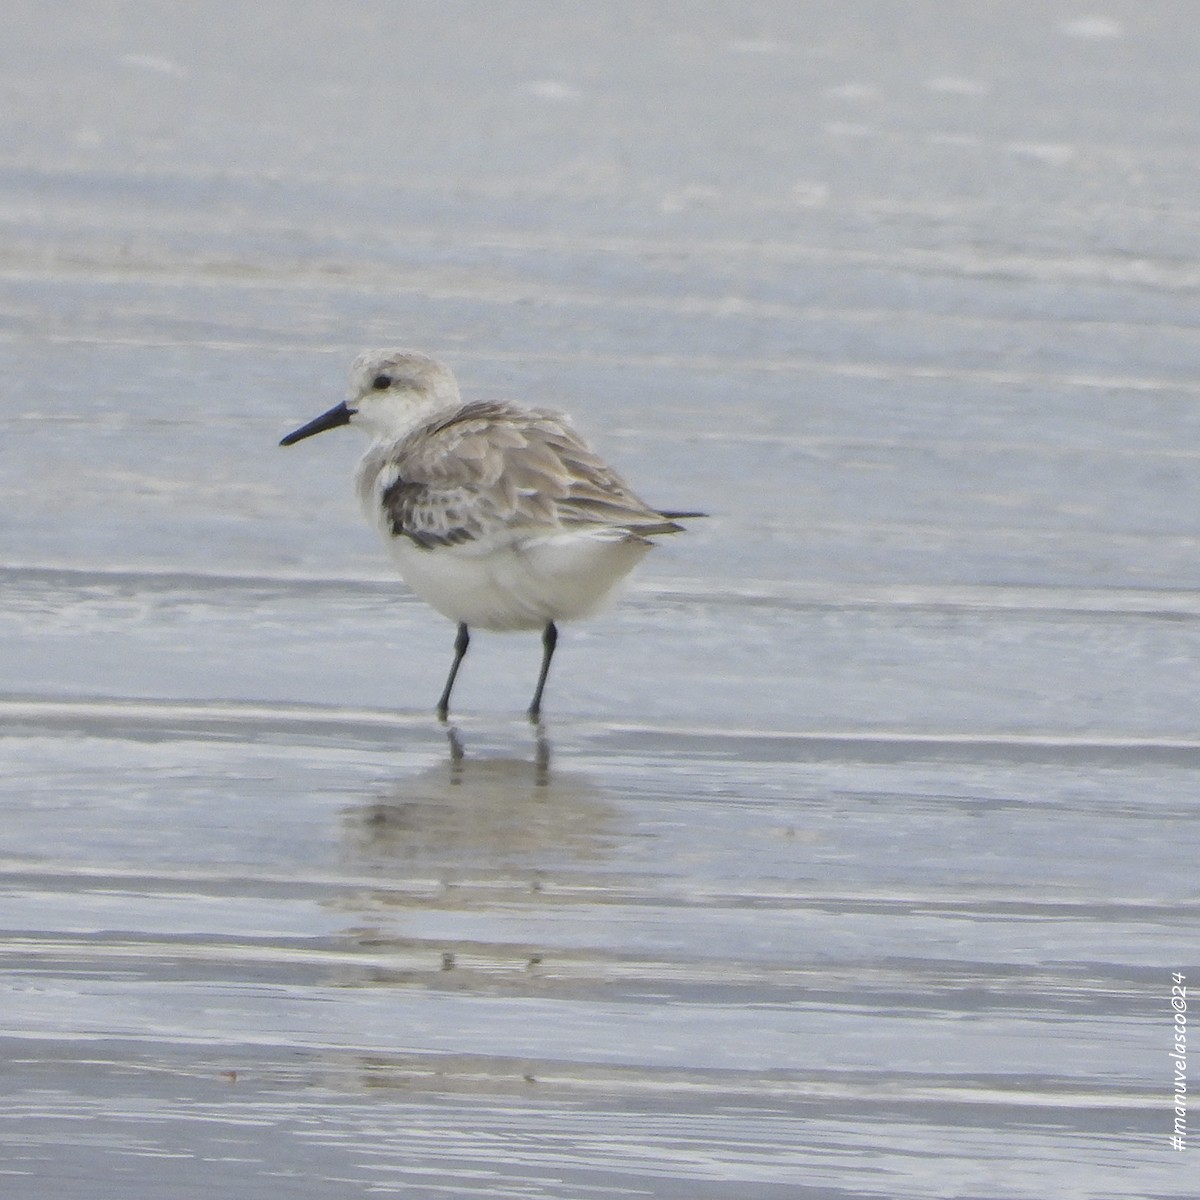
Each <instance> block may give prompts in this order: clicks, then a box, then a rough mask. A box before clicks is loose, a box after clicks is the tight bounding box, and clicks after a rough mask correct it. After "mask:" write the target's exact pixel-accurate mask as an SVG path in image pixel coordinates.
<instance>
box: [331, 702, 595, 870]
mask: <svg viewBox="0 0 1200 1200" xmlns="http://www.w3.org/2000/svg"><path fill="white" fill-rule="evenodd" d="M445 730H446V741H447V745H448V749H449V754H448V756H447V757H446V759H445V760H444V761H443V762H442V763H440V764H439V765H437V766H434V767H430V768H428V769H426V770H424V771H421V772H420V773H419V774H416V775H412V776H408V777H405V778H401V779H397V780H396V781H395V782H394V783H392V784H391V785H390V787H389V788H388V791H387V793H386V795H384V796H382V797H380V798H378V799H376V800H374V801H372V802H370V803H366V804H359V805H355V806H353V807H352V808H350V809H347V810H346V811H345V812H344V814H343V826H344V840H343V845H344V851H345V853H346V854H347V855H348V856H349V857H351V858H353V859H355V860H357V865H359V866H360V867H361V866H363V865H371V866H376V867H378V866H384V865H386V866H387V867H388V868H389V871H391V870H394V869H395V867H396V866H397V864H401V863H402V864H404V866H405V867H406V868H407V869H408V870H410V871H411V870H414V869H418V870H423V871H429V872H432V873H435V874H437V875H444V874H445V873H446V872H447V871H448V870H450V871H453V869H454V868H456V867H462V868H465V869H466V868H469V870H470V872H471V875H472V876H473V877H478V876H479V875H480V874H481V873H486V872H487V870H488V869H489V868H491V869H498V870H504V871H506V872H511V871H513V870H520V869H522V868H524V869H532V870H534V871H540V870H542V869H545V868H546V867H547V866H554V865H556V864H558V863H561V862H562V861H563V860H564V859H565V860H567V861H570V862H574V863H578V862H581V861H590V860H596V859H599V858H602V857H604V856H606V854H607V852H608V849H609V845H610V841H609V835H610V834H611V832H612V831H613V830H614V829H615V826H616V809H615V808H614V807H613V806H612V804H611V803H609V801H608V800H607V798H606V794H605V791H604V789H602V788H600V787H598V786H597V785H596V784H595V783H593V782H592V781H591V780H590V779H589V778H588V777H587V776H586V775H583V774H581V773H579V772H575V771H570V770H567V771H564V770H561V769H557V768H555V769H552V768H551V745H550V737H549V735H548V733H547V731H546V729H545V727H544V726H542V725H538V726H536V727H535V732H534V742H533V748H532V749H533V752H532V754H531V755H527V756H523V757H516V756H511V755H504V756H497V755H491V754H488V753H486V749H487V746H488V743H487V741H486V740H483V741H482V744H481V746H480V747H479V748H476V747H475V746H474V745H472V741H471V738H470V737H468V736H466V735H464V734H463V732H462V731H461V730H460V729H459V728H458V727H457V726H455V725H447V726H446V727H445Z"/></svg>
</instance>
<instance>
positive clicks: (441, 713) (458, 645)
mask: <svg viewBox="0 0 1200 1200" xmlns="http://www.w3.org/2000/svg"><path fill="white" fill-rule="evenodd" d="M470 644H471V634H470V632H469V631H468V630H467V627H466V626H465V625H463V624H460V625H459V627H458V635H457V636H456V637H455V639H454V661H453V662H452V663H451V664H450V674H449V675H448V676H447V677H446V686H445V687H444V688H443V689H442V698H441V699H440V700H439V701H438V705H437V715H438V717H439V718H441V720H443V721H444V720H445V719H446V715H447V714H448V713H449V712H450V693H451V692H452V691H453V690H454V680H455V678H456V677H457V675H458V668H459V667H460V666H461V665H462V660H463V658H464V657H466V653H467V647H468V646H469V645H470Z"/></svg>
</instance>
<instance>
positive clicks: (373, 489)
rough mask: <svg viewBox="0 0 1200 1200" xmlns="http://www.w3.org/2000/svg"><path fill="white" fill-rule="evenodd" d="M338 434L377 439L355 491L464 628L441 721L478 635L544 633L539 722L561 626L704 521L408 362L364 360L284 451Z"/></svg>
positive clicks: (376, 353) (511, 407)
mask: <svg viewBox="0 0 1200 1200" xmlns="http://www.w3.org/2000/svg"><path fill="white" fill-rule="evenodd" d="M339 425H358V426H360V427H361V428H362V429H363V430H364V431H365V432H366V433H367V434H369V435H370V437H371V444H370V446H369V447H368V448H367V452H366V454H364V455H363V458H362V461H361V462H360V463H359V464H358V469H357V471H356V472H355V485H356V487H357V489H358V497H359V500H360V502H361V504H362V507H363V511H364V513H365V514H366V517H367V520H368V521H370V522H371V524H373V525H375V526H376V527H377V528H378V529H379V532H380V533H381V534H382V535H383V539H384V541H385V543H386V544H387V546H388V548H389V549H390V551H391V553H392V557H393V558H394V559H395V562H396V566H397V567H398V568H399V571H400V575H401V577H402V578H403V579H404V581H405V583H407V584H408V586H409V587H410V588H412V590H413V591H414V592H415V593H416V594H417V595H418V596H420V597H421V599H422V600H424V601H425V602H426V603H427V604H429V605H430V606H432V607H433V608H435V609H436V610H437V611H438V612H440V613H441V614H442V615H443V616H446V617H449V618H450V620H452V621H455V622H457V624H458V633H457V636H456V637H455V639H454V661H453V662H452V663H451V666H450V674H449V676H448V677H447V679H446V686H445V687H444V688H443V689H442V694H441V698H440V699H439V700H438V704H437V713H438V716H439V717H440V718H441V719H442V720H445V719H446V716H447V714H448V713H449V711H450V693H451V691H453V689H454V681H455V679H456V678H457V677H458V669H459V667H460V666H461V665H462V660H463V657H464V655H465V654H466V653H467V646H468V645H469V644H470V637H471V635H470V630H471V628H472V627H473V626H475V627H479V628H481V629H495V630H519V629H529V630H532V629H540V630H541V631H542V665H541V670H540V672H539V674H538V680H537V687H536V689H535V690H534V693H533V701H532V702H531V703H530V705H529V716H530V718H531V719H532V720H535V721H536V720H537V719H538V717H539V715H540V713H541V708H542V693H543V692H544V691H545V688H546V677H547V676H548V675H549V673H550V660H551V659H552V658H553V657H554V647H555V645H556V644H557V642H558V622H560V621H571V620H575V619H577V618H579V617H586V616H589V615H590V614H592V613H594V612H596V611H597V609H599V608H600V607H601V606H602V605H603V603H604V601H605V599H606V598H607V597H608V596H609V594H610V593H611V592H612V590H613V588H614V587H615V586H616V585H617V584H618V583H619V582H620V581H621V580H622V579H623V578H624V577H625V576H626V575H628V574H629V572H630V571H631V570H633V568H634V567H635V566H636V565H637V563H638V561H639V560H640V559H641V558H642V556H643V555H644V554H645V553H646V551H647V550H649V549H650V547H651V546H652V545H653V542H652V541H651V538H653V537H654V536H655V535H657V534H664V533H678V532H680V531H681V530H682V528H683V526H682V525H679V524H678V523H677V521H678V520H680V519H682V518H685V517H700V516H703V515H704V514H703V513H692V512H660V511H659V510H658V509H656V508H652V507H651V506H650V505H648V504H646V503H645V501H643V500H641V499H639V498H638V497H637V496H636V495H634V493H633V492H632V491H631V490H630V488H629V486H628V484H626V483H625V481H624V480H623V479H622V478H621V477H620V476H619V475H618V474H617V473H616V472H615V471H614V470H613V469H612V468H611V467H609V466H608V465H607V464H606V463H605V462H604V461H603V460H602V459H601V458H600V457H599V456H598V455H597V454H596V453H595V452H594V451H593V450H592V449H590V448H589V447H588V445H587V444H586V443H585V442H584V441H583V439H582V438H581V437H580V436H579V434H578V433H576V432H575V430H574V429H573V428H572V426H571V424H570V422H569V421H568V419H567V418H566V417H565V416H563V415H561V414H560V413H555V412H547V411H545V410H543V409H537V408H521V407H519V406H517V405H515V404H509V403H506V402H504V401H495V400H482V401H480V400H477V401H472V402H470V403H464V402H463V399H462V396H461V395H460V394H459V390H458V384H457V382H456V381H455V378H454V376H453V375H452V374H451V372H450V370H449V368H448V367H445V366H443V365H442V364H441V363H440V362H438V361H436V360H435V359H432V358H430V357H429V356H428V355H425V354H419V353H416V352H415V351H411V350H371V351H368V352H367V353H365V354H360V355H359V356H358V358H356V359H355V360H354V365H353V366H352V367H351V370H350V390H349V398H348V399H347V400H346V401H345V402H344V403H342V404H339V405H337V406H336V407H334V408H331V409H330V410H329V411H328V412H326V413H322V414H321V416H319V417H317V418H316V419H315V420H312V421H310V422H309V423H308V424H307V425H304V426H302V427H301V428H299V429H297V430H296V431H295V432H294V433H289V434H288V435H287V437H285V438H284V439H283V440H282V441H281V442H280V445H281V446H291V445H292V444H293V443H295V442H298V441H300V440H301V439H303V438H306V437H311V436H312V435H313V434H315V433H322V432H323V431H324V430H326V429H334V428H336V427H337V426H339Z"/></svg>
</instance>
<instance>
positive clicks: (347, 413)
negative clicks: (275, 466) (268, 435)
mask: <svg viewBox="0 0 1200 1200" xmlns="http://www.w3.org/2000/svg"><path fill="white" fill-rule="evenodd" d="M461 403H462V398H461V396H460V395H459V391H458V384H457V382H456V381H455V379H454V376H453V374H451V372H450V368H449V367H446V366H443V365H442V364H441V363H440V362H438V361H437V359H435V358H430V357H429V355H428V354H421V353H419V352H418V351H416V350H368V351H366V353H364V354H360V355H359V356H358V357H357V358H356V359H355V360H354V365H353V366H352V367H351V368H350V390H349V394H348V395H347V398H346V400H345V402H344V403H342V404H339V405H337V406H336V407H334V408H331V409H330V410H329V411H328V412H325V413H322V414H321V415H320V416H319V417H317V418H316V419H315V420H313V421H309V423H308V424H307V425H304V426H302V427H301V428H299V429H297V430H296V431H295V432H294V433H289V434H288V435H287V437H285V438H284V439H283V440H282V441H281V442H280V445H281V446H291V445H293V444H294V443H295V442H299V441H301V440H302V439H303V438H306V437H312V435H313V434H314V433H323V432H324V431H325V430H326V429H333V428H335V427H336V426H338V425H358V426H360V427H361V428H362V429H364V430H366V432H367V433H369V434H371V435H372V436H373V437H376V438H398V437H401V436H402V435H403V434H404V433H406V432H407V431H408V430H410V429H413V428H415V427H416V426H418V425H421V424H423V423H424V422H425V421H426V420H428V419H429V418H430V417H431V416H433V415H434V414H435V413H438V412H442V411H443V410H445V409H448V408H455V407H457V406H458V405H459V404H461Z"/></svg>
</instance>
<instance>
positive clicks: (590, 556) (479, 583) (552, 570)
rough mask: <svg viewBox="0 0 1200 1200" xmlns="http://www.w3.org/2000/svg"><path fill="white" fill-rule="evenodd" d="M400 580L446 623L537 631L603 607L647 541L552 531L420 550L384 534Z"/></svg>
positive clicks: (615, 533) (610, 533)
mask: <svg viewBox="0 0 1200 1200" xmlns="http://www.w3.org/2000/svg"><path fill="white" fill-rule="evenodd" d="M386 540H387V542H388V544H389V548H390V550H391V552H392V557H393V558H394V559H395V562H396V565H397V566H398V567H399V569H400V575H401V577H402V578H403V579H404V582H405V583H407V584H408V586H409V587H410V588H412V590H413V591H414V592H416V594H417V595H418V596H420V597H421V599H422V600H424V601H425V603H426V604H428V605H430V607H432V608H435V609H436V610H437V611H438V612H440V613H441V614H442V615H443V616H446V617H449V618H450V620H452V621H460V622H462V623H464V624H466V625H473V626H478V627H479V628H480V629H497V630H505V629H507V630H514V629H541V628H543V627H544V626H545V625H546V624H547V622H549V621H572V620H576V619H578V618H580V617H586V616H590V615H591V614H592V613H594V612H596V611H597V610H598V609H600V608H602V607H603V606H604V603H605V601H606V600H607V599H609V598H610V596H611V594H612V592H613V589H614V588H615V587H616V585H617V584H618V583H620V581H621V580H622V579H623V578H624V577H625V576H626V575H628V574H629V572H630V571H632V570H633V568H634V567H635V566H637V564H638V562H639V561H640V560H641V558H642V556H643V555H644V554H645V553H646V551H647V550H648V549H650V543H649V542H647V541H645V540H643V539H641V538H634V537H630V536H629V535H628V534H626V533H624V532H623V531H621V530H609V529H598V530H589V531H587V532H578V533H575V532H573V533H556V534H551V535H548V536H545V537H537V538H529V539H527V540H523V541H520V542H512V543H509V544H507V545H493V546H491V547H490V548H488V547H485V546H481V545H480V544H479V543H471V542H469V543H465V544H463V545H459V546H438V547H435V548H434V549H430V550H426V549H423V548H422V547H420V546H417V545H415V544H414V543H413V542H412V541H410V540H409V539H408V538H405V537H391V536H387V538H386Z"/></svg>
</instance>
